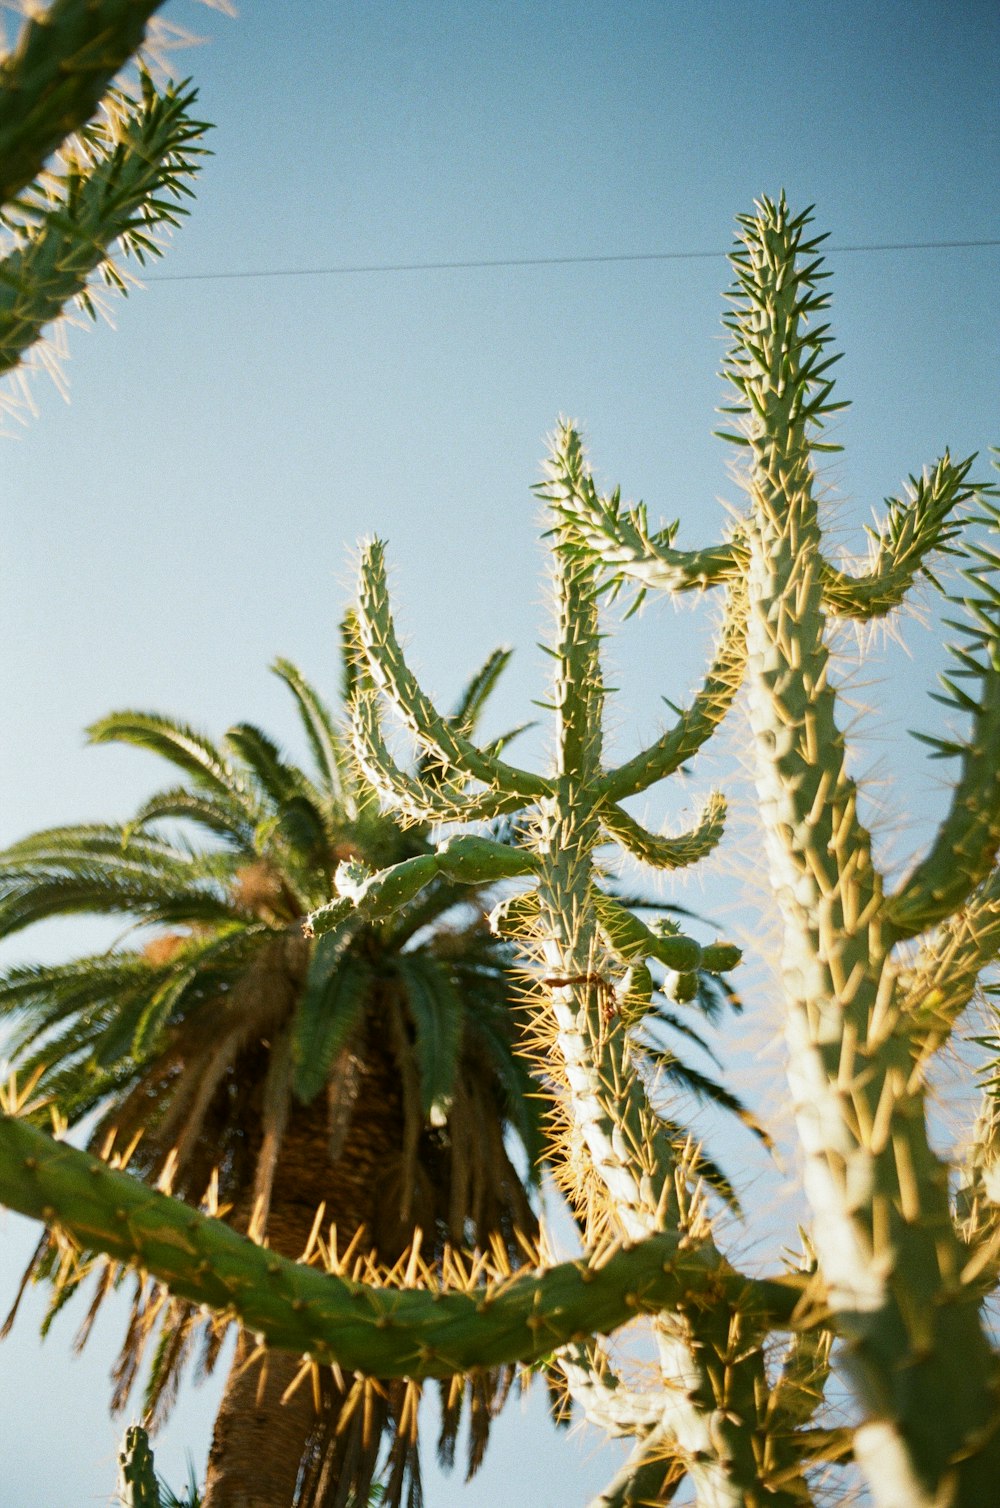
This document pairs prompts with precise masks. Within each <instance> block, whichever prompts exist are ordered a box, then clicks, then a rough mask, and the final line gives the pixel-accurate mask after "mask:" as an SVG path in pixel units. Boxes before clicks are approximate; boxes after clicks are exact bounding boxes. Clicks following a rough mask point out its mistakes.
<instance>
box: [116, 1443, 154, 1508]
mask: <svg viewBox="0 0 1000 1508" xmlns="http://www.w3.org/2000/svg"><path fill="white" fill-rule="evenodd" d="M118 1501H119V1503H120V1504H121V1508H160V1488H159V1484H158V1482H157V1480H156V1472H155V1471H154V1470H153V1452H152V1451H151V1450H150V1448H149V1436H148V1435H147V1433H146V1431H145V1430H144V1429H143V1428H142V1427H141V1426H140V1425H137V1424H133V1425H131V1426H130V1427H129V1428H128V1429H127V1430H126V1431H125V1441H124V1444H123V1446H122V1449H121V1451H120V1452H119V1455H118Z"/></svg>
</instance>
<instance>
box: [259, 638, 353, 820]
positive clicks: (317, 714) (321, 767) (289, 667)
mask: <svg viewBox="0 0 1000 1508" xmlns="http://www.w3.org/2000/svg"><path fill="white" fill-rule="evenodd" d="M271 669H272V670H273V671H274V674H275V675H276V676H279V677H280V678H281V680H283V681H284V683H285V685H286V686H287V687H288V689H289V691H290V692H291V693H292V695H293V696H294V698H295V701H296V704H297V706H298V710H299V717H300V720H301V722H302V727H303V729H304V731H305V735H306V739H307V740H308V743H309V748H310V750H311V751H312V756H313V759H314V760H315V762H316V769H317V771H318V772H319V775H320V780H321V783H322V785H323V788H324V791H325V793H326V795H327V796H329V797H331V798H332V799H333V800H334V801H343V800H344V797H345V794H346V790H345V780H344V771H345V770H346V769H349V768H350V767H351V766H350V759H349V756H348V754H347V751H346V748H345V746H344V742H343V740H342V738H341V737H340V734H339V733H338V732H337V729H336V726H335V724H334V721H333V718H332V716H331V714H330V710H329V708H328V707H327V706H326V704H325V703H324V702H323V701H322V699H321V698H320V696H319V694H318V692H317V691H316V690H315V689H314V688H313V687H312V686H311V685H310V684H309V682H308V681H307V680H306V678H305V676H304V675H303V674H302V672H301V671H300V670H299V668H298V666H297V665H293V664H292V662H291V660H284V659H277V660H275V662H274V664H273V665H272V666H271Z"/></svg>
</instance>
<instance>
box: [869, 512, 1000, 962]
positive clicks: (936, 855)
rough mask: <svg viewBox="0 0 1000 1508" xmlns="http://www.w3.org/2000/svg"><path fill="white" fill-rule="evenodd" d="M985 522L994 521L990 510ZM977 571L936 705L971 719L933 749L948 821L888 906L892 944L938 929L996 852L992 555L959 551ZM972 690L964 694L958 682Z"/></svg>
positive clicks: (998, 712)
mask: <svg viewBox="0 0 1000 1508" xmlns="http://www.w3.org/2000/svg"><path fill="white" fill-rule="evenodd" d="M991 512H992V513H993V515H994V518H993V522H994V524H996V523H997V522H1000V513H998V512H997V510H991ZM967 548H968V549H969V550H970V552H972V553H974V554H975V555H976V556H978V558H979V563H978V564H977V565H976V566H974V567H972V568H971V569H970V570H967V571H965V572H964V573H963V574H964V575H965V577H966V580H967V581H968V582H969V583H970V584H971V585H972V586H973V588H974V590H975V591H976V593H977V595H976V596H974V597H971V598H967V599H965V604H964V605H965V606H966V608H967V610H968V612H969V615H970V617H971V619H972V623H971V624H970V623H968V622H965V623H963V622H960V621H955V622H951V623H950V626H951V627H954V628H958V629H960V630H961V631H962V632H963V633H964V636H965V641H966V644H965V646H963V645H961V644H959V645H950V646H949V648H950V650H951V653H952V656H953V658H954V659H955V660H957V662H958V670H957V671H956V672H955V673H954V674H953V675H952V676H951V677H949V676H942V677H941V681H942V684H943V685H944V687H945V690H946V693H947V694H946V695H944V696H940V695H939V696H937V697H936V700H938V701H941V702H944V704H945V705H946V706H948V707H950V708H952V709H954V710H955V711H957V712H960V713H965V714H971V727H970V730H969V733H968V736H967V737H965V738H962V739H958V740H956V741H955V742H953V743H951V744H947V745H945V746H943V747H940V746H939V748H940V752H942V753H948V754H951V753H957V754H958V755H959V757H960V759H961V770H960V772H959V777H958V780H957V781H956V783H955V787H954V790H953V791H952V798H951V804H950V807H949V810H948V813H947V815H946V817H945V819H944V821H943V822H942V824H941V826H940V828H939V829H938V832H937V835H936V837H935V839H934V842H933V844H932V845H931V848H930V851H929V852H928V854H927V855H926V857H925V858H924V859H923V860H921V862H920V863H919V864H918V865H917V866H916V868H915V869H914V870H913V871H912V873H911V874H910V875H909V876H908V877H907V878H906V879H905V880H904V881H903V883H902V885H901V886H900V888H899V890H898V891H897V892H896V894H895V895H893V896H891V897H890V898H889V901H888V907H889V918H890V925H891V927H892V930H893V933H894V935H895V936H896V937H898V938H904V937H913V936H914V935H915V934H916V933H918V932H923V931H925V930H926V929H927V928H928V927H932V926H933V925H934V924H935V923H936V922H939V921H944V920H945V919H946V918H947V917H949V916H951V915H952V914H953V913H954V912H955V911H956V909H957V908H958V907H960V906H962V905H963V904H964V903H965V901H966V900H967V899H968V898H969V896H970V895H971V894H972V893H973V891H974V890H975V889H976V887H977V886H978V885H980V884H981V883H982V882H983V881H984V880H986V879H987V877H988V876H989V874H990V871H991V870H992V869H993V866H994V864H995V861H996V855H997V849H998V847H1000V763H998V760H997V749H998V748H1000V554H997V552H996V551H993V550H988V549H985V548H980V547H973V546H967ZM960 678H961V679H963V680H964V681H965V682H966V683H970V682H971V683H972V690H970V691H966V690H964V689H963V687H962V686H960V685H959V684H958V682H959V679H960Z"/></svg>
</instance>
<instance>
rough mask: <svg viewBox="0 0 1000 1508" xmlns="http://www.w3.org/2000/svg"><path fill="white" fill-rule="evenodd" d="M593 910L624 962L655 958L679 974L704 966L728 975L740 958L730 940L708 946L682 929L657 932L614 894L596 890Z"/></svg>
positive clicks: (605, 938)
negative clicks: (685, 933) (687, 935)
mask: <svg viewBox="0 0 1000 1508" xmlns="http://www.w3.org/2000/svg"><path fill="white" fill-rule="evenodd" d="M593 904H594V911H595V914H596V916H597V922H598V926H599V927H600V930H601V934H602V936H603V938H604V940H605V942H606V943H607V946H608V947H609V949H610V950H611V952H613V953H614V954H615V955H616V956H617V957H618V958H619V959H621V961H622V963H638V962H641V961H642V960H643V959H646V958H655V959H656V960H657V962H658V963H662V964H664V965H665V966H666V967H667V968H668V969H676V970H677V972H678V973H679V974H691V973H694V972H695V970H697V969H704V970H705V972H706V973H708V974H728V973H729V971H730V970H731V969H735V967H736V965H737V964H738V963H739V961H740V957H741V954H740V950H739V948H736V947H734V946H733V945H732V944H731V943H709V944H708V946H707V947H702V945H701V944H700V943H698V942H696V941H695V940H694V938H693V937H685V936H684V935H683V933H680V932H654V931H653V930H652V928H651V927H647V926H646V924H645V922H643V921H640V919H639V918H638V917H637V916H636V915H635V913H634V912H632V911H629V909H628V907H627V906H623V905H622V903H621V901H619V900H616V899H615V897H614V896H612V895H605V894H604V893H603V892H602V891H600V890H596V889H595V890H594V892H593Z"/></svg>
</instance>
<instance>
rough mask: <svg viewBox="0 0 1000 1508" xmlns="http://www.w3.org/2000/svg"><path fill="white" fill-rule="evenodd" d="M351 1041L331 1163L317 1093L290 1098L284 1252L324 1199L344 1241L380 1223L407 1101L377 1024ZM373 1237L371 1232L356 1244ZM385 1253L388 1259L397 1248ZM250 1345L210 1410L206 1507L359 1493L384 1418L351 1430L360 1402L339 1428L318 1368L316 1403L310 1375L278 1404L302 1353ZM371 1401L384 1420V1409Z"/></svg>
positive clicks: (274, 1225) (278, 1185) (275, 1224)
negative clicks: (353, 1067) (256, 1352)
mask: <svg viewBox="0 0 1000 1508" xmlns="http://www.w3.org/2000/svg"><path fill="white" fill-rule="evenodd" d="M358 1051H359V1056H360V1058H361V1063H360V1070H359V1071H360V1078H361V1081H360V1084H359V1088H358V1095H357V1099H356V1101H355V1105H354V1111H353V1115H352V1117H351V1124H350V1126H349V1128H348V1131H347V1136H346V1139H345V1141H344V1144H343V1149H342V1151H341V1154H340V1156H339V1157H338V1159H337V1161H336V1162H335V1163H331V1162H330V1160H329V1156H328V1147H329V1124H328V1110H327V1105H326V1100H325V1098H324V1097H323V1096H322V1095H321V1096H319V1097H318V1098H317V1099H316V1100H315V1101H314V1102H313V1103H312V1104H311V1105H309V1106H302V1105H296V1106H295V1107H294V1108H293V1110H292V1112H291V1115H290V1116H289V1121H288V1127H287V1130H286V1133H285V1138H284V1143H283V1146H282V1150H281V1155H280V1158H279V1161H278V1166H277V1170H276V1174H275V1180H274V1192H273V1197H272V1204H271V1212H270V1216H269V1220H268V1241H269V1244H270V1246H271V1247H272V1249H273V1250H275V1251H277V1252H280V1253H281V1254H282V1255H283V1256H288V1257H298V1256H300V1255H301V1254H302V1251H303V1248H304V1246H305V1243H306V1241H307V1240H308V1237H309V1233H310V1230H311V1229H312V1225H313V1220H314V1218H315V1214H316V1210H317V1208H318V1206H319V1204H320V1203H321V1202H323V1201H325V1203H326V1214H325V1218H324V1226H326V1225H327V1224H328V1223H329V1222H331V1221H334V1222H336V1226H337V1233H338V1244H339V1245H340V1247H341V1248H342V1249H343V1247H344V1246H346V1244H347V1243H348V1241H350V1239H351V1237H352V1236H353V1235H354V1234H355V1232H356V1231H357V1230H358V1228H359V1227H360V1226H367V1227H368V1229H369V1230H374V1229H375V1228H376V1227H377V1224H378V1219H377V1217H378V1199H379V1192H380V1189H381V1187H382V1186H383V1184H384V1182H385V1180H384V1169H385V1166H386V1164H387V1162H388V1161H389V1160H390V1159H391V1158H392V1157H393V1156H394V1154H395V1155H398V1151H399V1148H400V1146H401V1145H402V1137H403V1104H402V1096H401V1092H400V1087H399V1074H398V1071H397V1070H396V1067H395V1062H394V1059H393V1057H392V1054H391V1052H390V1050H389V1047H388V1044H387V1043H386V1041H385V1039H384V1034H383V1035H382V1038H381V1040H380V1039H379V1034H378V1032H377V1030H376V1029H370V1030H369V1032H368V1040H367V1041H366V1042H365V1043H364V1044H361V1043H359V1044H358ZM370 1248H371V1242H370V1240H368V1241H366V1242H365V1243H364V1246H363V1249H370ZM381 1255H382V1257H383V1258H388V1259H389V1260H390V1261H391V1260H393V1259H394V1257H395V1256H396V1255H397V1253H396V1252H389V1251H383V1252H382V1253H381ZM252 1350H253V1341H252V1339H251V1338H250V1337H247V1336H242V1335H241V1337H240V1340H239V1344H238V1345H237V1349H236V1356H235V1358H234V1360H233V1365H232V1369H231V1371H230V1374H229V1380H228V1382H227V1384H226V1389H225V1392H224V1394H223V1397H222V1402H221V1404H220V1406H219V1412H218V1414H217V1416H216V1421H215V1430H214V1434H213V1439H212V1448H211V1452H210V1454H209V1460H208V1478H207V1482H206V1486H205V1498H204V1508H307V1505H308V1508H340V1505H341V1504H343V1503H345V1502H346V1501H347V1498H348V1491H349V1488H350V1487H351V1485H352V1484H353V1483H356V1484H357V1486H358V1487H359V1488H360V1489H361V1494H362V1497H361V1500H362V1501H363V1500H364V1493H365V1491H366V1487H365V1479H366V1478H367V1479H368V1480H369V1481H370V1477H371V1474H372V1473H373V1472H374V1467H375V1462H376V1458H377V1455H378V1449H379V1443H380V1442H379V1436H380V1433H381V1431H380V1429H379V1427H378V1426H379V1423H380V1422H381V1421H379V1420H373V1421H372V1423H373V1427H372V1428H371V1430H370V1433H369V1437H368V1439H367V1440H363V1441H362V1440H360V1438H355V1436H356V1432H357V1430H358V1428H359V1426H360V1424H361V1420H360V1417H359V1416H360V1413H361V1411H360V1410H358V1411H356V1414H355V1416H354V1419H353V1420H352V1428H351V1429H349V1430H343V1431H338V1428H337V1426H338V1421H339V1415H340V1410H341V1407H342V1405H343V1394H341V1393H340V1392H339V1390H338V1389H337V1388H336V1387H335V1386H331V1385H330V1382H329V1379H324V1386H323V1397H322V1402H321V1411H320V1413H319V1414H317V1412H316V1407H315V1403H314V1397H313V1388H312V1386H311V1383H310V1380H309V1379H308V1378H304V1379H303V1380H302V1382H301V1383H300V1385H299V1386H298V1387H297V1388H296V1389H295V1392H294V1393H293V1394H292V1396H291V1398H290V1399H289V1400H288V1402H287V1403H285V1404H282V1402H281V1398H282V1394H283V1393H284V1392H285V1390H286V1388H287V1387H288V1386H289V1385H290V1384H291V1383H292V1381H293V1380H294V1379H295V1377H296V1375H297V1374H298V1372H299V1369H300V1367H301V1364H302V1363H301V1358H300V1357H298V1356H293V1355H291V1354H290V1353H287V1352H271V1353H269V1354H268V1356H267V1357H266V1359H265V1360H264V1361H263V1362H262V1360H261V1359H258V1360H256V1361H254V1362H252V1363H251V1364H250V1365H249V1366H247V1365H246V1361H247V1357H248V1356H249V1355H250V1354H251V1352H252ZM262 1366H264V1367H266V1375H265V1377H264V1380H263V1383H262V1381H261V1372H262ZM258 1392H259V1394H260V1396H258ZM378 1412H379V1413H380V1414H381V1415H382V1419H384V1408H383V1409H380V1410H379V1411H378ZM345 1476H346V1477H349V1478H350V1480H346V1479H345Z"/></svg>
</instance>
